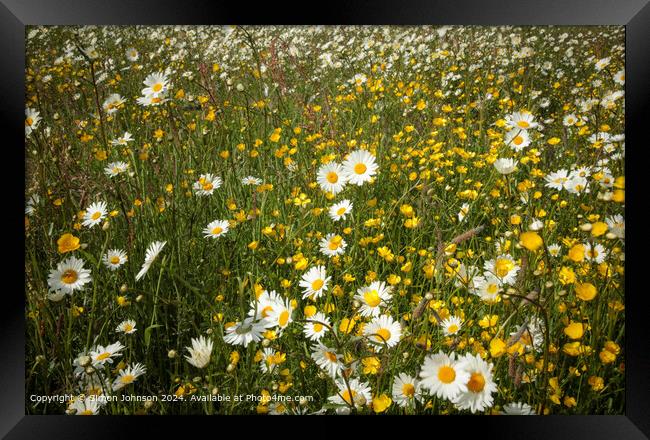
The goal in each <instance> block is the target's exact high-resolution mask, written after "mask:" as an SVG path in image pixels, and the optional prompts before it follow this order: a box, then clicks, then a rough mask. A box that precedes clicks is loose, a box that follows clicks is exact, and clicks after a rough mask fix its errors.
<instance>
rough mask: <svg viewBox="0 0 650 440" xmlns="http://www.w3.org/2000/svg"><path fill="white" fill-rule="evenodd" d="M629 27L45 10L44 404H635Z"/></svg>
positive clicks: (39, 157)
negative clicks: (143, 21) (628, 296)
mask: <svg viewBox="0 0 650 440" xmlns="http://www.w3.org/2000/svg"><path fill="white" fill-rule="evenodd" d="M624 37H625V35H624V28H623V27H614V26H607V27H605V26H589V27H557V26H541V27H530V26H527V27H512V26H501V27H477V26H467V27H462V26H459V27H450V26H444V27H440V26H437V27H434V26H418V27H400V26H383V27H382V26H360V27H330V26H317V27H285V26H262V27H253V26H225V27H221V26H205V27H201V26H153V27H152V26H119V27H111V26H82V27H79V26H38V27H34V26H31V27H30V26H28V27H27V31H26V50H27V53H26V70H25V75H26V89H25V107H26V110H25V169H26V181H25V296H26V300H25V320H26V347H25V352H26V359H25V362H26V368H25V375H26V377H25V380H26V412H27V413H28V414H70V415H92V414H100V415H124V414H127V415H130V414H151V415H159V414H205V415H209V414H268V415H276V414H304V415H307V414H341V415H343V414H402V415H411V414H430V415H443V414H483V415H513V414H517V415H533V414H537V415H548V414H622V413H624V411H625V403H624V402H625V380H624V378H625V353H624V343H625V301H624V283H625V271H624V268H625V173H624V167H625V126H624V118H625V115H624V105H625V93H624V89H625V66H624V59H625V53H624Z"/></svg>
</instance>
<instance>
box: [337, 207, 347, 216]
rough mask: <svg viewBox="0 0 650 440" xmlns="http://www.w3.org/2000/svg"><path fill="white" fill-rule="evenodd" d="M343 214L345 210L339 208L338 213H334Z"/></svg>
mask: <svg viewBox="0 0 650 440" xmlns="http://www.w3.org/2000/svg"><path fill="white" fill-rule="evenodd" d="M343 214H345V208H339V209H338V211H336V215H343Z"/></svg>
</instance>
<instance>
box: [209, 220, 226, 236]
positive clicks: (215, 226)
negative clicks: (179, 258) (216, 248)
mask: <svg viewBox="0 0 650 440" xmlns="http://www.w3.org/2000/svg"><path fill="white" fill-rule="evenodd" d="M228 226H229V224H228V222H227V221H226V220H215V221H213V222H210V223H209V224H208V226H206V227H205V229H204V230H203V234H204V235H205V237H206V238H207V237H212V238H219V237H221V236H222V235H225V234H226V233H227V232H228Z"/></svg>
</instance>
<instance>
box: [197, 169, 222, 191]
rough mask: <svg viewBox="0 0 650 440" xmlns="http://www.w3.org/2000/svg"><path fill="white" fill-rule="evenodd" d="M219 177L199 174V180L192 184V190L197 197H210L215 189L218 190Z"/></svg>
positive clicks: (219, 184)
mask: <svg viewBox="0 0 650 440" xmlns="http://www.w3.org/2000/svg"><path fill="white" fill-rule="evenodd" d="M221 183H222V181H221V177H219V176H215V175H213V174H201V176H200V177H199V180H198V181H197V182H194V185H193V186H192V188H194V191H195V192H196V195H198V196H209V195H212V193H213V192H214V190H215V189H219V187H220V186H221Z"/></svg>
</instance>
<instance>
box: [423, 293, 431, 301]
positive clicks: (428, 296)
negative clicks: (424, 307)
mask: <svg viewBox="0 0 650 440" xmlns="http://www.w3.org/2000/svg"><path fill="white" fill-rule="evenodd" d="M424 298H425V299H426V300H427V301H431V300H432V299H433V293H431V292H427V294H426V295H424Z"/></svg>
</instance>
